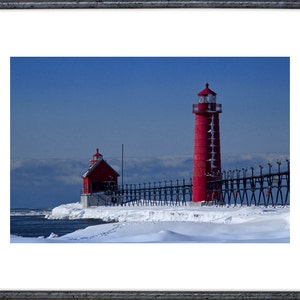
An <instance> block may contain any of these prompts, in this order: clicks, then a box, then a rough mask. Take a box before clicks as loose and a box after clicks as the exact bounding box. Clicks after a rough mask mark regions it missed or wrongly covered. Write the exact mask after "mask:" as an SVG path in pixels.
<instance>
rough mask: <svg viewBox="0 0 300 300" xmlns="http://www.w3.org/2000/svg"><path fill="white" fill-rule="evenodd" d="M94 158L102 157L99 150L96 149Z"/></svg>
mask: <svg viewBox="0 0 300 300" xmlns="http://www.w3.org/2000/svg"><path fill="white" fill-rule="evenodd" d="M93 156H102V154H100V153H99V149H98V148H97V149H96V153H95V154H94V155H93Z"/></svg>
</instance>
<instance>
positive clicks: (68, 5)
mask: <svg viewBox="0 0 300 300" xmlns="http://www.w3.org/2000/svg"><path fill="white" fill-rule="evenodd" d="M78 8H80V9H81V8H87V9H95V8H98V9H104V8H116V9H120V8H222V9H224V8H245V9H246V8H260V9H262V8H263V9H266V8H267V9H268V8H271V9H282V8H285V9H298V8H300V0H296V1H272V0H269V1H264V2H263V3H262V2H260V1H235V0H234V1H201V0H199V1H189V0H186V1H185V0H181V1H155V0H154V1H130V0H129V1H101V2H98V1H85V0H83V1H68V2H65V3H64V1H51V2H50V1H35V0H31V1H14V0H7V1H1V3H0V9H78ZM299 288H300V287H299ZM299 297H300V292H299V291H268V292H265V291H264V292H261V291H21V290H20V291H10V290H5V291H2V290H0V299H45V300H46V299H221V298H224V299H229V298H230V299H241V298H243V299H266V298H270V299H296V298H299Z"/></svg>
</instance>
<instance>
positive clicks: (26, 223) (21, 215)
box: [10, 209, 107, 237]
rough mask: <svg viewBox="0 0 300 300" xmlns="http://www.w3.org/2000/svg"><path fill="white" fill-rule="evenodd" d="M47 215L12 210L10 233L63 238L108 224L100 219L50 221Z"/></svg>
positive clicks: (42, 211) (35, 211) (43, 211)
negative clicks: (51, 235) (53, 234)
mask: <svg viewBox="0 0 300 300" xmlns="http://www.w3.org/2000/svg"><path fill="white" fill-rule="evenodd" d="M46 214H47V211H45V210H26V209H22V210H18V209H16V210H12V211H11V216H10V233H11V234H13V235H18V236H23V237H41V236H43V237H48V236H49V235H50V234H51V233H55V234H56V235H58V236H62V235H65V234H67V233H71V232H74V231H76V230H78V229H83V228H86V227H88V226H93V225H99V224H106V223H107V222H104V221H102V220H98V219H78V220H48V219H46V218H45V215H46Z"/></svg>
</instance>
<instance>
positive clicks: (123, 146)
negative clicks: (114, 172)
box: [122, 144, 124, 189]
mask: <svg viewBox="0 0 300 300" xmlns="http://www.w3.org/2000/svg"><path fill="white" fill-rule="evenodd" d="M123 176H124V145H123V144H122V189H123V184H124V183H123Z"/></svg>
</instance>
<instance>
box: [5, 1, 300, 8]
mask: <svg viewBox="0 0 300 300" xmlns="http://www.w3.org/2000/svg"><path fill="white" fill-rule="evenodd" d="M1 8H3V9H12V8H18V9H45V8H47V9H50V8H54V9H58V8H88V9H90V8H276V9H279V8H288V9H291V8H300V1H299V0H289V1H275V0H268V1H259V0H252V1H248V0H242V1H239V0H232V1H222V0H219V1H214V0H196V1H193V0H172V1H169V0H167V1H162V0H154V1H150V0H145V1H133V0H127V1H122V0H121V1H118V0H116V1H106V0H103V1H89V0H82V1H76V0H70V1H57V0H54V1H47V0H40V1H39V0H30V1H27V0H23V1H18V0H6V1H1V2H0V9H1Z"/></svg>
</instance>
